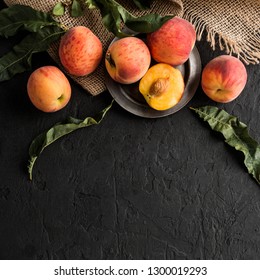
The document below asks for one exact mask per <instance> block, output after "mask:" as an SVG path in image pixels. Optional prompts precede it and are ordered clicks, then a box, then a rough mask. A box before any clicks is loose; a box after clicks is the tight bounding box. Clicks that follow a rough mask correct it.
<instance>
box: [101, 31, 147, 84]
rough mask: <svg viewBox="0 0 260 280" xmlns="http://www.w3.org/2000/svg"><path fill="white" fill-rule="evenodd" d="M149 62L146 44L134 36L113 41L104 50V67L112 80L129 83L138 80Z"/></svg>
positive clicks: (145, 70)
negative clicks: (105, 50)
mask: <svg viewBox="0 0 260 280" xmlns="http://www.w3.org/2000/svg"><path fill="white" fill-rule="evenodd" d="M150 63H151V55H150V52H149V49H148V47H147V46H146V44H145V43H144V42H143V41H142V40H141V39H139V38H136V37H125V38H122V39H119V40H117V41H114V42H113V43H112V44H111V45H110V47H109V48H108V50H107V52H106V58H105V65H106V69H107V71H108V73H109V75H110V76H111V78H112V79H113V80H115V81H116V82H119V83H122V84H131V83H135V82H137V81H138V80H140V79H141V78H142V77H143V76H144V74H145V73H146V72H147V70H148V68H149V66H150Z"/></svg>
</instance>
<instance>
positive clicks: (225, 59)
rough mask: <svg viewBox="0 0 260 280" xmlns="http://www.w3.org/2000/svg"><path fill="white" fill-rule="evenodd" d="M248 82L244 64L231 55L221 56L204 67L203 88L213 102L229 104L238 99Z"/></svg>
mask: <svg viewBox="0 0 260 280" xmlns="http://www.w3.org/2000/svg"><path fill="white" fill-rule="evenodd" d="M246 82H247V72H246V68H245V66H244V64H243V63H242V62H241V61H240V60H239V59H238V58H236V57H234V56H231V55H220V56H218V57H216V58H214V59H212V60H211V61H209V62H208V64H207V65H206V66H205V67H204V69H203V71H202V76H201V86H202V89H203V91H204V92H205V94H206V95H207V96H208V97H209V98H210V99H212V100H214V101H216V102H221V103H227V102H230V101H232V100H234V99H235V98H237V97H238V96H239V95H240V93H241V92H242V90H243V89H244V87H245V85H246Z"/></svg>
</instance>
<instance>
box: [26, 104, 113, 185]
mask: <svg viewBox="0 0 260 280" xmlns="http://www.w3.org/2000/svg"><path fill="white" fill-rule="evenodd" d="M112 104H113V101H112V102H111V104H110V105H109V106H108V107H106V108H105V109H104V110H102V111H101V112H99V113H98V114H97V115H96V116H95V117H87V118H85V119H84V120H80V119H75V118H72V117H70V118H69V119H68V120H66V121H65V122H63V123H57V124H56V125H54V126H53V127H52V128H50V129H49V130H47V131H46V132H44V133H42V134H40V135H39V136H37V137H36V138H35V139H34V140H33V141H32V143H31V145H30V148H29V157H30V160H29V166H28V172H29V176H30V180H32V175H33V167H34V164H35V162H36V160H37V158H38V157H39V155H40V154H41V153H42V151H43V150H44V149H45V148H46V147H47V146H49V145H50V144H52V143H53V142H55V141H56V140H58V139H59V138H61V137H63V136H65V135H67V134H69V133H71V132H73V131H75V130H77V129H80V128H84V127H88V126H90V125H93V124H99V123H100V122H101V121H102V120H103V118H104V117H105V115H106V113H107V112H108V110H109V109H110V108H111V107H112Z"/></svg>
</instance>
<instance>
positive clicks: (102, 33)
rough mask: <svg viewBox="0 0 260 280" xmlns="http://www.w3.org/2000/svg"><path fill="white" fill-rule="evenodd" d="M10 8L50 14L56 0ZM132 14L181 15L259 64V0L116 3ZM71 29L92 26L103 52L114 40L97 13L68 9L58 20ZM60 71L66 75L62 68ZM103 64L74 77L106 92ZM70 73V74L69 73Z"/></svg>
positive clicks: (53, 52) (18, 0) (53, 50)
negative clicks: (143, 7) (146, 6)
mask: <svg viewBox="0 0 260 280" xmlns="http://www.w3.org/2000/svg"><path fill="white" fill-rule="evenodd" d="M4 1H5V3H6V4H7V5H8V6H10V5H13V4H23V5H29V6H31V7H32V8H34V9H38V10H42V11H45V12H48V11H51V10H52V9H53V7H54V5H55V4H56V3H57V2H58V1H57V0H46V1H39V0H4ZM117 2H119V3H120V4H122V5H123V6H124V7H125V8H127V9H128V10H129V11H130V12H131V13H133V14H134V15H136V16H140V15H143V14H146V13H159V14H161V15H165V14H173V15H178V16H182V17H184V18H185V19H187V20H189V21H190V22H191V23H192V24H194V26H195V28H196V31H197V39H198V40H200V39H201V37H202V34H203V32H204V31H205V32H206V34H207V39H208V41H209V42H210V43H211V46H212V48H213V49H214V48H215V46H216V44H217V45H219V47H220V48H221V49H225V50H226V52H227V53H229V54H235V55H237V56H238V57H239V58H240V59H241V60H243V61H244V62H245V63H247V64H248V63H253V64H255V63H259V60H260V34H259V26H260V24H259V23H260V0H246V1H244V0H211V1H208V0H161V1H160V0H154V1H152V7H151V9H150V10H149V11H145V12H140V11H139V10H138V9H136V8H134V5H133V4H131V3H132V1H126V0H119V1H117ZM57 20H58V21H60V22H62V23H63V24H64V25H65V26H67V27H68V28H70V27H72V26H76V25H85V26H87V27H89V28H90V29H91V30H92V31H93V32H94V33H95V34H96V35H97V36H98V37H99V38H100V40H101V42H102V44H103V49H104V52H105V50H106V49H107V47H108V45H109V44H110V42H111V41H112V39H113V38H114V35H113V34H111V33H109V32H108V31H107V30H106V28H105V27H104V26H103V24H102V21H101V15H100V13H99V11H98V10H90V9H88V8H87V7H85V9H84V15H83V16H81V17H78V18H72V17H70V15H69V12H68V10H67V11H66V13H65V15H63V16H61V17H57ZM58 46H59V42H57V43H54V44H53V45H52V46H51V47H50V49H49V50H48V53H49V54H50V56H51V57H52V58H53V59H54V60H55V61H56V62H57V63H58V64H59V65H60V62H59V57H58ZM60 68H61V69H62V70H63V71H64V72H66V71H65V70H64V69H63V68H62V66H61V65H60ZM104 73H105V67H104V61H103V62H102V63H101V64H100V66H99V67H98V68H97V69H96V71H95V72H94V73H92V74H90V75H88V76H85V77H74V76H71V78H72V79H73V80H75V81H76V82H77V83H79V84H80V85H81V86H82V87H83V88H84V89H85V90H86V91H87V92H89V93H90V94H92V95H98V94H99V93H101V92H103V91H104V90H106V86H105V83H104ZM67 74H68V73H67Z"/></svg>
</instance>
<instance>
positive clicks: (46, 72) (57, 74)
mask: <svg viewBox="0 0 260 280" xmlns="http://www.w3.org/2000/svg"><path fill="white" fill-rule="evenodd" d="M27 92H28V96H29V98H30V100H31V102H32V103H33V104H34V106H35V107H36V108H38V109H39V110H41V111H43V112H55V111H58V110H60V109H62V108H63V107H65V106H66V105H67V103H68V102H69V100H70V97H71V86H70V83H69V81H68V79H67V78H66V76H65V75H64V74H63V73H62V72H61V71H60V70H59V68H57V67H55V66H43V67H40V68H38V69H36V70H35V71H34V72H32V74H31V75H30V77H29V79H28V82H27Z"/></svg>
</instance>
